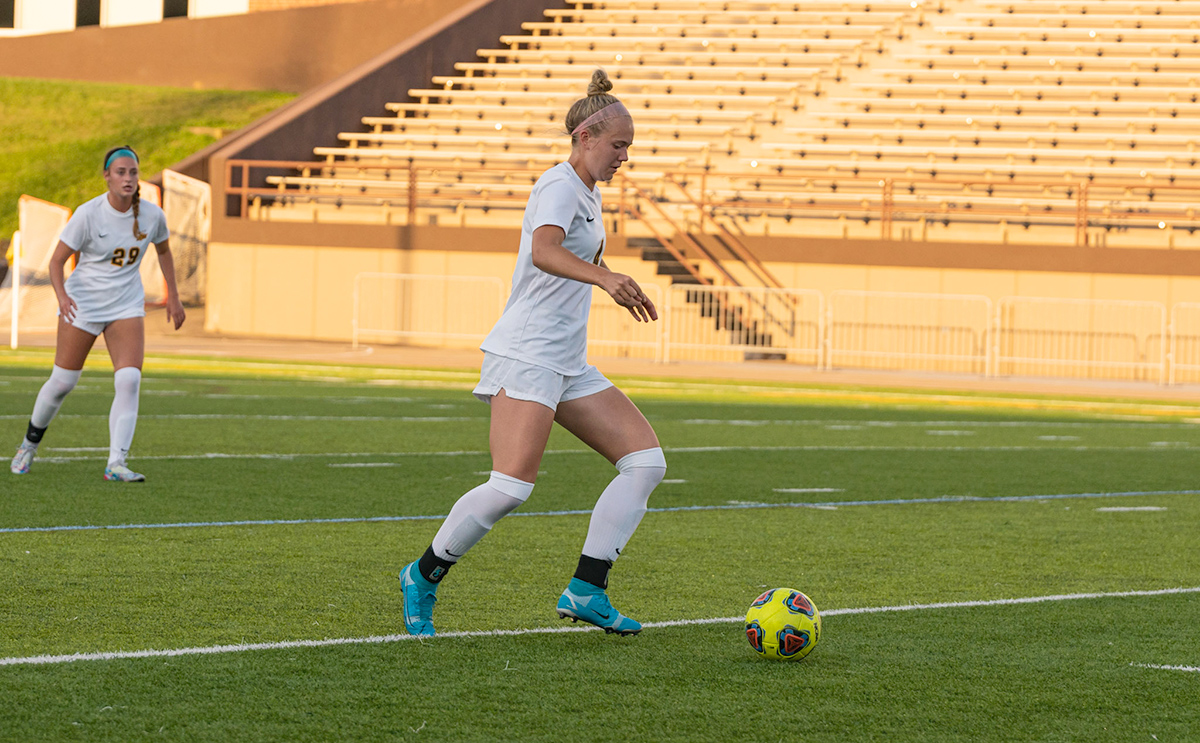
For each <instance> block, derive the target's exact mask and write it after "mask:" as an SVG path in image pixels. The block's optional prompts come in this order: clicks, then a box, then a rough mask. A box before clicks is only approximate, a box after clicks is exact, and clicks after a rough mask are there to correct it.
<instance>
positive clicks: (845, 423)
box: [0, 387, 1200, 440]
mask: <svg viewBox="0 0 1200 743" xmlns="http://www.w3.org/2000/svg"><path fill="white" fill-rule="evenodd" d="M76 389H79V387H76ZM156 394H167V393H163V392H160V393H156ZM171 394H173V393H171ZM185 394H186V393H185ZM188 397H204V398H211V399H256V400H259V399H261V400H288V401H296V400H297V398H292V397H286V398H285V397H280V396H278V395H250V394H247V395H234V394H203V395H200V394H197V395H191V394H188ZM300 399H301V400H309V399H313V398H300ZM319 401H320V402H363V403H373V402H406V403H407V402H413V403H421V401H419V400H417V399H416V398H406V397H371V396H366V395H364V396H355V397H345V396H343V397H323V398H319ZM421 404H422V405H425V406H426V407H430V406H429V405H427V404H426V403H421ZM433 407H441V408H443V409H446V408H445V406H433ZM450 407H451V408H458V407H463V406H460V405H452V406H450ZM107 417H108V414H107V413H64V414H60V415H58V416H56V419H59V418H107ZM139 417H140V418H148V419H161V420H170V419H172V418H181V419H195V418H210V419H214V420H329V421H338V420H346V421H358V420H364V419H367V420H375V419H378V420H394V421H406V420H460V418H429V419H423V418H403V417H398V416H368V417H366V418H364V417H363V416H338V415H295V416H287V415H253V414H246V413H212V414H187V413H173V414H165V413H164V414H154V415H141V416H139ZM464 418H465V419H466V420H485V421H486V420H487V416H486V415H481V416H466V417H464ZM28 419H29V415H28V413H16V414H7V415H0V420H28ZM656 420H657V421H659V422H660V423H664V424H665V423H681V424H684V425H712V426H738V427H758V426H813V427H824V428H830V427H835V430H837V428H836V427H845V429H846V430H861V429H862V428H864V427H866V428H931V427H938V426H947V427H950V426H952V427H956V428H1101V427H1103V428H1129V429H1144V428H1160V429H1187V430H1200V427H1198V426H1197V425H1196V423H1187V422H1142V421H1117V420H1100V421H971V420H962V421H956V420H911V421H890V420H813V419H805V420H790V419H736V418H734V419H717V418H687V419H683V420H674V419H670V418H657V419H656ZM934 435H937V434H934ZM958 435H962V434H958ZM1047 440H1054V439H1047Z"/></svg>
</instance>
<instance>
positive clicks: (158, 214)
mask: <svg viewBox="0 0 1200 743" xmlns="http://www.w3.org/2000/svg"><path fill="white" fill-rule="evenodd" d="M138 227H139V228H140V229H141V231H142V232H143V233H145V235H146V237H144V238H142V239H141V240H139V239H137V238H136V237H135V236H134V234H133V209H130V210H129V211H126V212H123V213H122V212H119V211H117V210H116V209H114V208H113V206H112V204H110V203H109V202H108V194H107V193H105V194H101V195H100V196H97V197H96V198H94V199H92V200H91V201H89V202H87V203H86V204H84V205H82V206H80V207H79V208H78V209H76V210H75V213H74V214H72V215H71V219H70V221H68V222H67V226H66V227H65V228H63V231H62V236H61V238H60V239H61V240H62V241H63V242H64V243H66V244H67V247H69V248H71V250H74V251H76V252H78V253H79V260H78V263H77V264H76V266H75V270H74V271H73V272H71V275H70V276H68V277H67V283H66V289H67V296H69V297H70V298H71V299H73V300H75V304H76V306H77V312H76V316H77V317H78V318H79V319H80V320H84V321H87V322H110V321H112V320H122V319H125V318H127V317H141V316H143V315H145V314H146V309H145V303H146V292H145V290H144V289H142V277H141V274H140V273H139V272H138V266H139V265H141V262H142V256H143V255H145V254H146V251H147V250H148V249H150V244H151V243H156V244H157V243H161V242H163V241H165V240H166V239H167V238H168V237H169V234H168V232H167V218H166V216H165V215H164V214H163V210H162V209H160V208H159V207H157V206H155V205H154V204H152V203H149V202H146V201H142V202H141V204H140V205H139V206H138Z"/></svg>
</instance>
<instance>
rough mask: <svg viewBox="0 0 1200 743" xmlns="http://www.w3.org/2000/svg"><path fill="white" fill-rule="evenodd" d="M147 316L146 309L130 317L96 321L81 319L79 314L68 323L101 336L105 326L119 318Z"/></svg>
mask: <svg viewBox="0 0 1200 743" xmlns="http://www.w3.org/2000/svg"><path fill="white" fill-rule="evenodd" d="M60 316H61V315H60ZM145 316H146V312H145V310H143V311H142V312H141V313H140V314H136V315H129V317H118V318H116V319H113V320H104V321H102V322H96V321H92V320H84V319H81V318H80V317H79V315H75V319H74V320H73V321H71V322H69V323H67V324H68V325H70V326H71V327H73V328H79V329H80V330H82V331H83V332H85V333H87V334H88V335H94V336H96V337H99V336H100V334H101V333H103V332H104V329H105V328H107V327H108V326H109V325H111V324H113V323H115V322H117V321H118V320H128V319H129V318H131V317H145Z"/></svg>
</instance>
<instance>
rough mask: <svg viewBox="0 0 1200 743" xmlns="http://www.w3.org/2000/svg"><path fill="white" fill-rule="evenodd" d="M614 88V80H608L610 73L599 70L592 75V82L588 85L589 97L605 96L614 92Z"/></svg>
mask: <svg viewBox="0 0 1200 743" xmlns="http://www.w3.org/2000/svg"><path fill="white" fill-rule="evenodd" d="M612 87H613V85H612V80H609V79H608V73H607V72H605V71H604V70H602V69H597V70H596V71H595V72H593V73H592V81H591V82H590V83H588V89H587V94H588V95H589V96H593V95H604V94H605V93H607V92H608V91H610V90H612Z"/></svg>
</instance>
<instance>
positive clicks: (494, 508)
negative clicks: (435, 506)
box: [433, 471, 533, 562]
mask: <svg viewBox="0 0 1200 743" xmlns="http://www.w3.org/2000/svg"><path fill="white" fill-rule="evenodd" d="M531 492H533V483H531V482H525V481H524V480H518V479H517V478H515V477H509V476H508V475H504V474H501V473H499V472H495V471H493V472H492V475H491V477H490V478H488V481H487V482H485V483H483V484H482V485H480V486H478V487H476V488H474V489H472V490H470V491H468V492H467V493H466V494H465V495H463V496H462V497H461V498H459V499H458V502H456V503H455V504H454V507H453V508H451V509H450V515H449V516H447V517H446V520H445V521H444V522H442V527H441V528H440V529H438V533H437V535H436V536H435V537H434V538H433V553H434V554H435V555H436V556H437V557H439V558H441V559H442V560H446V561H448V562H458V560H459V558H461V557H462V556H463V555H465V554H467V550H469V549H471V548H472V547H474V546H475V545H476V544H477V543H478V542H479V540H480V539H483V537H484V535H486V534H487V533H488V532H489V531H491V529H492V527H493V526H495V525H496V522H497V521H499V520H500V519H502V518H504V517H505V516H506V515H508V514H509V513H511V512H512V511H513V510H514V509H516V507H517V506H519V505H521V504H522V503H524V502H525V500H526V499H527V498H529V494H530V493H531Z"/></svg>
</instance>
